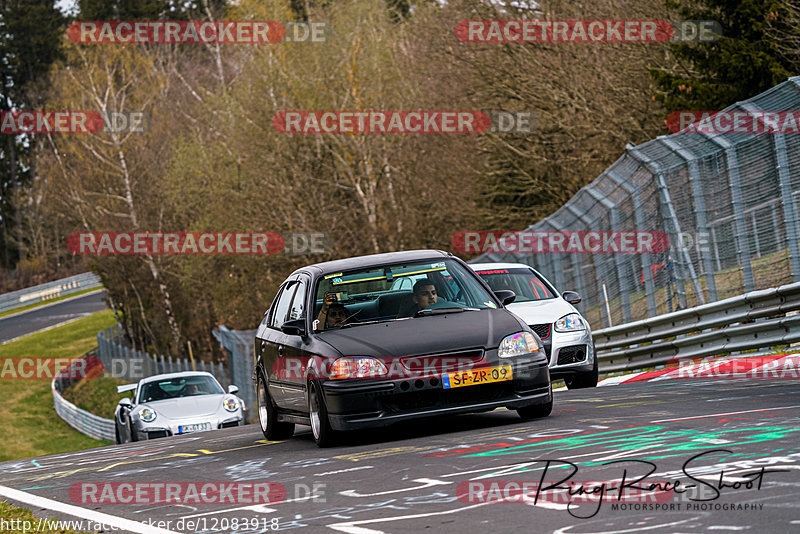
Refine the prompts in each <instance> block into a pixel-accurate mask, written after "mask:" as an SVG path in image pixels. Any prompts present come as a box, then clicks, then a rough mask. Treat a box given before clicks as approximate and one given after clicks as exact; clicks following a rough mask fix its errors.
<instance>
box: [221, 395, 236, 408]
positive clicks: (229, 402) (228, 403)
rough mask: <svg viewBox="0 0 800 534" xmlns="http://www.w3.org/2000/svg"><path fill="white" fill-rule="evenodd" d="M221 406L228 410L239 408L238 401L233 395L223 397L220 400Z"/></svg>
mask: <svg viewBox="0 0 800 534" xmlns="http://www.w3.org/2000/svg"><path fill="white" fill-rule="evenodd" d="M222 407H223V408H225V409H226V410H228V411H229V412H235V411H236V410H238V409H239V401H238V400H236V398H235V397H225V399H224V400H223V401H222Z"/></svg>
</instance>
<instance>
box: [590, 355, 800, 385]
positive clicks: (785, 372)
mask: <svg viewBox="0 0 800 534" xmlns="http://www.w3.org/2000/svg"><path fill="white" fill-rule="evenodd" d="M682 378H722V379H731V378H766V379H795V380H800V354H770V355H767V356H752V357H749V358H748V357H739V358H717V359H714V360H705V361H701V362H693V361H691V360H686V361H685V362H680V365H679V366H678V367H667V368H666V369H658V370H655V371H643V372H640V373H633V374H629V375H621V376H614V377H611V378H606V379H604V380H601V381H600V382H598V383H597V385H598V386H617V385H619V384H632V383H634V382H656V381H660V380H679V379H682Z"/></svg>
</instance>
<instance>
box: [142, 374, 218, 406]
mask: <svg viewBox="0 0 800 534" xmlns="http://www.w3.org/2000/svg"><path fill="white" fill-rule="evenodd" d="M141 393H142V394H141V396H140V397H139V402H154V401H160V400H167V399H175V398H178V397H194V396H196V395H220V394H222V393H224V391H223V390H222V388H221V387H220V385H219V384H218V383H217V381H216V380H214V379H213V378H211V377H210V376H206V375H195V376H181V377H175V378H166V379H164V380H153V381H151V382H146V383H145V384H143V385H142V392H141Z"/></svg>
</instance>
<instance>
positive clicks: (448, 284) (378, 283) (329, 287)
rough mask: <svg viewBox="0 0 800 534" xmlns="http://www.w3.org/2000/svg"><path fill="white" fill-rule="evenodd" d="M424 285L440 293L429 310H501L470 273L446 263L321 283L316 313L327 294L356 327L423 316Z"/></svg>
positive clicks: (373, 270) (357, 273) (378, 269)
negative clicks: (419, 287) (418, 296)
mask: <svg viewBox="0 0 800 534" xmlns="http://www.w3.org/2000/svg"><path fill="white" fill-rule="evenodd" d="M420 280H426V281H429V282H430V284H431V285H433V286H434V288H435V289H436V293H437V295H438V299H437V301H436V302H435V303H434V304H432V305H429V306H430V307H431V308H453V307H455V308H478V309H486V308H495V307H496V304H495V302H494V299H493V298H492V297H491V296H490V295H489V294H488V292H487V291H486V289H485V288H484V287H483V285H482V284H480V283H479V282H478V280H477V279H476V277H475V274H474V273H473V272H472V271H471V270H470V269H468V268H465V267H464V266H463V265H462V264H461V263H459V262H457V261H455V260H451V259H446V260H444V261H430V260H428V261H423V262H414V263H405V264H399V265H376V266H373V267H368V268H365V269H359V270H354V271H346V272H341V273H333V274H329V275H327V276H325V277H323V279H322V280H320V282H319V283H318V285H317V287H316V290H315V292H314V297H315V305H316V310H315V312H316V313H318V312H319V309H320V308H321V307H322V302H323V300H324V298H325V295H326V294H335V295H336V297H335V298H336V300H337V301H338V302H340V303H341V304H342V305H343V306H344V307H345V310H346V311H347V313H348V314H350V315H351V316H353V317H354V318H355V320H354V321H351V323H357V322H368V321H370V320H372V319H380V320H392V319H397V318H404V317H410V316H413V315H414V313H415V312H416V311H417V308H416V304H415V302H414V300H413V297H412V294H411V292H412V289H413V286H414V284H415V283H417V282H418V281H420ZM412 308H413V309H412ZM353 326H356V325H355V324H353Z"/></svg>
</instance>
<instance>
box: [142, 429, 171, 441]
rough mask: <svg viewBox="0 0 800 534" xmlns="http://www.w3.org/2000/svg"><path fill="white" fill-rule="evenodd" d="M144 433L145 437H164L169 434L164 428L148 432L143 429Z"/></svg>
mask: <svg viewBox="0 0 800 534" xmlns="http://www.w3.org/2000/svg"><path fill="white" fill-rule="evenodd" d="M145 433H146V434H147V439H156V438H166V437H167V436H169V433H168V432H167V431H166V430H152V431H150V432H147V431H145Z"/></svg>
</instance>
